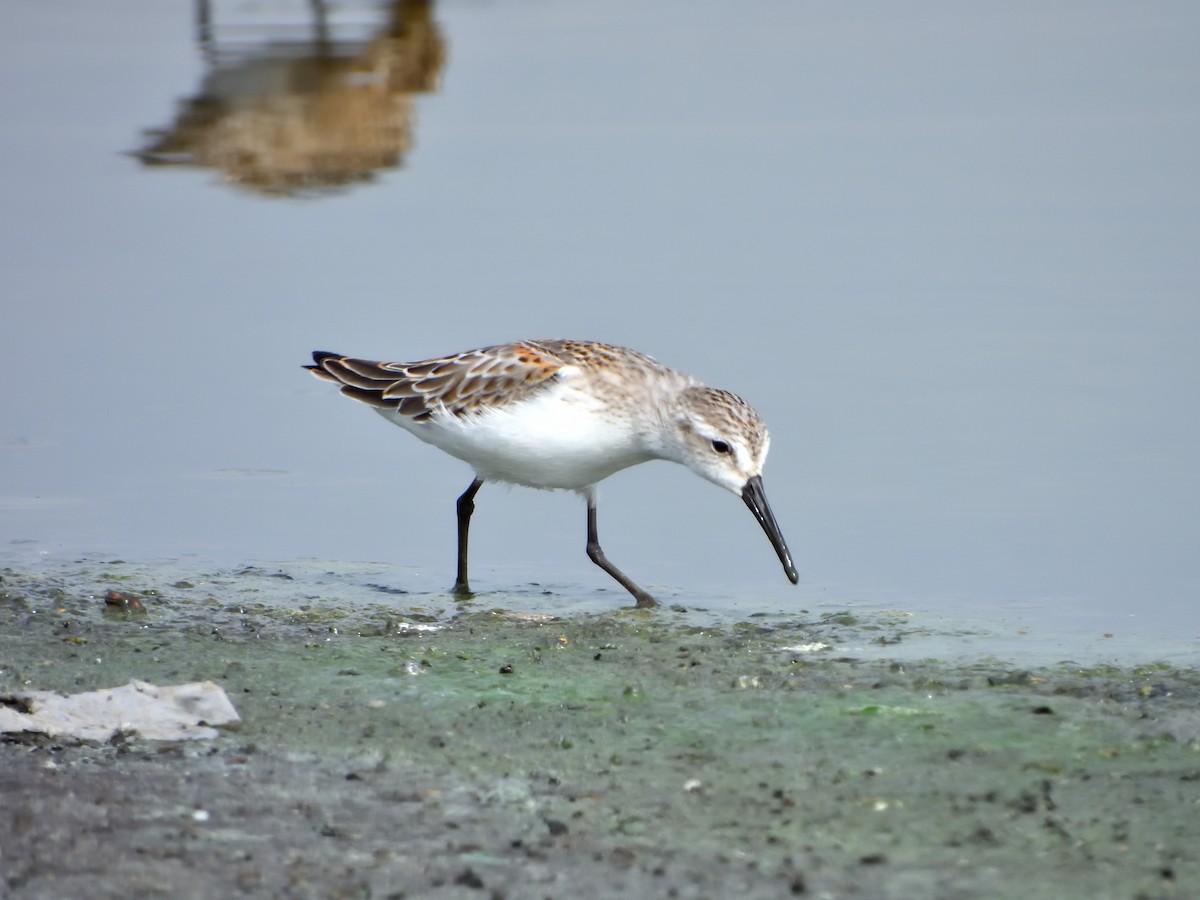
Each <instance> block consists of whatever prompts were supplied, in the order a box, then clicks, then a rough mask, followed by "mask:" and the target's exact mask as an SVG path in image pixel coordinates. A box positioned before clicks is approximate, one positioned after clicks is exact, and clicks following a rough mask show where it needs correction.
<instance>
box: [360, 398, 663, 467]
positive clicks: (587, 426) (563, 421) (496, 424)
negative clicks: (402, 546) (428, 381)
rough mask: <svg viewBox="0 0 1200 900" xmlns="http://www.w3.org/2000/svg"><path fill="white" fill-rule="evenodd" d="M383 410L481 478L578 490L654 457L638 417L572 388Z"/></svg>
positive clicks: (383, 412)
mask: <svg viewBox="0 0 1200 900" xmlns="http://www.w3.org/2000/svg"><path fill="white" fill-rule="evenodd" d="M379 412H380V413H382V414H383V416H384V417H385V418H387V419H389V420H391V421H392V422H395V423H396V424H397V425H400V426H401V427H403V428H404V429H406V430H407V431H411V432H412V433H413V434H415V435H416V436H417V437H419V438H420V439H421V440H423V441H425V442H427V443H430V444H433V445H434V446H435V447H438V448H439V449H441V450H444V451H446V452H447V453H449V454H450V455H451V456H455V457H458V458H459V459H461V460H463V461H464V462H466V463H469V464H470V465H471V466H472V467H473V468H474V469H475V473H476V474H477V475H478V476H479V477H481V478H483V479H484V480H486V481H507V482H511V483H513V484H520V485H525V486H527V487H535V488H548V489H555V488H562V489H569V490H579V489H581V488H585V487H588V486H589V485H593V484H595V483H597V482H598V481H601V480H603V479H605V478H607V477H608V476H609V475H612V474H613V473H614V472H618V471H620V470H621V469H624V468H628V467H629V466H632V465H636V464H637V463H641V462H646V461H647V460H650V459H652V458H654V457H653V455H652V454H650V453H649V452H647V450H646V449H645V446H644V443H643V441H642V440H641V439H640V437H639V435H638V433H637V430H636V428H635V423H634V422H632V421H625V420H621V419H619V418H616V417H614V416H613V415H612V414H611V412H608V413H607V414H606V411H605V410H604V409H603V407H602V406H601V405H600V404H599V403H597V402H596V401H595V400H593V399H591V398H588V397H587V396H585V395H581V394H579V393H575V392H563V391H547V392H545V393H543V394H540V395H538V396H535V397H533V398H531V399H529V400H527V401H525V402H523V403H520V404H515V405H512V406H509V407H501V408H499V409H496V410H493V411H490V412H487V413H484V414H481V415H477V416H472V417H469V418H464V419H458V418H455V417H453V416H451V415H445V416H435V417H434V418H433V419H432V420H429V421H425V422H413V421H412V420H411V419H408V418H407V417H404V416H401V415H399V414H397V413H393V412H392V411H390V410H379Z"/></svg>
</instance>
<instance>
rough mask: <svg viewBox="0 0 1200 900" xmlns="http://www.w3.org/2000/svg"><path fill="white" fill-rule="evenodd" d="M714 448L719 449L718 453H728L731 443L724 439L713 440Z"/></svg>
mask: <svg viewBox="0 0 1200 900" xmlns="http://www.w3.org/2000/svg"><path fill="white" fill-rule="evenodd" d="M713 450H715V451H717V452H718V453H728V452H729V445H728V444H727V443H725V442H724V441H713Z"/></svg>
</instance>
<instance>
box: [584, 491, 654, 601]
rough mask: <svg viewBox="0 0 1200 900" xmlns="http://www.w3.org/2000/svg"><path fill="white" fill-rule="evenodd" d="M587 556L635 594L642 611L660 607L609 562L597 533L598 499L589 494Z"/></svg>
mask: <svg viewBox="0 0 1200 900" xmlns="http://www.w3.org/2000/svg"><path fill="white" fill-rule="evenodd" d="M587 525H588V537H587V555H588V559H590V560H591V561H592V562H594V563H595V564H596V565H598V566H599V567H600V568H602V569H603V570H604V571H605V572H607V573H608V574H609V575H611V576H612V577H613V578H615V579H617V581H618V582H620V584H621V587H623V588H625V590H627V591H629V593H631V594H633V596H634V598H635V599H636V600H637V605H638V607H639V608H641V609H649V608H651V607H654V606H658V603H657V601H655V599H654V598H653V597H651V596H650V595H649V594H647V593H646V592H645V591H643V590H642V589H641V588H640V587H638V586H637V585H636V584H634V583H633V582H632V581H631V580H630V579H629V576H628V575H626V574H625V573H624V572H622V571H621V570H620V569H618V568H617V567H616V566H614V565H613V564H612V563H610V562H609V561H608V557H607V556H605V555H604V550H603V549H601V547H600V537H599V535H598V534H597V533H596V498H595V496H593V495H592V494H590V493H589V494H588V498H587Z"/></svg>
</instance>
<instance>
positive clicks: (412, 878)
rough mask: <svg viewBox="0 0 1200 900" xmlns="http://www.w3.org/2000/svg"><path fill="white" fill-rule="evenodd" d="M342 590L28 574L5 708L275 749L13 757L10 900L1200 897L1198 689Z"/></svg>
mask: <svg viewBox="0 0 1200 900" xmlns="http://www.w3.org/2000/svg"><path fill="white" fill-rule="evenodd" d="M317 568H319V567H317ZM339 584H340V585H341V587H340V588H338V589H337V590H333V589H332V588H329V586H328V585H325V586H324V587H321V586H319V585H316V586H315V583H314V582H313V580H312V579H310V578H308V577H306V576H305V575H304V574H303V573H301V572H300V571H299V567H298V568H297V569H296V570H295V571H293V572H289V571H288V570H287V569H279V570H275V569H272V570H267V569H259V568H255V567H244V568H242V569H240V570H233V569H231V570H228V571H224V572H222V573H219V574H216V575H214V573H212V572H206V571H202V570H200V569H196V570H195V571H192V572H190V573H189V572H188V571H186V566H177V567H173V568H171V569H162V570H158V569H155V568H154V567H152V566H136V565H131V564H128V563H121V562H107V563H88V562H79V563H77V564H74V565H69V566H68V565H63V566H60V567H58V568H54V567H51V568H49V569H47V570H45V571H38V572H30V571H21V570H17V569H12V568H10V569H6V570H4V571H3V572H2V573H0V623H2V626H0V689H2V690H4V691H5V692H14V691H22V690H54V691H59V692H62V693H74V692H79V691H87V690H95V689H98V688H104V687H115V686H117V685H119V684H122V683H125V682H126V681H128V680H129V679H131V678H137V679H143V680H147V681H151V682H154V683H156V684H164V685H165V684H174V683H182V682H190V681H203V680H212V681H214V682H216V683H218V684H219V685H221V686H222V687H223V688H224V690H225V692H226V693H227V695H228V697H229V698H230V699H231V700H232V701H233V703H234V705H235V706H236V707H237V710H238V713H239V714H240V716H241V718H242V723H241V726H240V728H239V729H238V730H236V731H227V732H223V733H222V735H221V736H220V737H218V738H217V739H215V740H211V741H190V742H161V741H148V740H144V739H142V738H140V737H138V736H137V735H134V734H121V735H118V737H117V738H115V739H114V740H112V741H110V742H108V743H104V744H95V743H91V744H88V743H83V744H67V743H59V742H55V741H52V740H49V739H47V738H44V737H39V736H36V735H13V734H9V735H5V736H4V740H3V742H2V743H0V757H2V759H3V762H2V764H0V797H2V798H3V803H2V804H0V854H2V856H0V864H2V872H3V882H2V883H3V886H4V889H3V893H5V894H6V895H7V896H12V897H21V898H25V897H28V898H43V897H45V898H49V897H62V896H89V897H117V896H122V897H128V896H138V897H159V896H162V897H168V896H170V897H173V898H179V897H211V896H238V895H242V896H271V897H372V898H373V897H394V898H400V897H435V898H441V897H445V898H459V897H463V898H465V897H472V898H481V897H487V898H508V900H512V898H524V897H567V896H572V897H576V898H593V897H596V898H599V897H617V896H622V897H625V896H647V897H650V896H663V897H667V896H670V897H697V898H699V897H712V898H720V897H729V896H740V897H751V898H757V897H764V898H766V897H781V896H805V897H829V898H839V897H856V898H912V897H922V896H923V897H939V898H976V897H978V898H1004V897H1014V898H1015V897H1021V898H1026V900H1031V898H1043V897H1044V898H1048V900H1049V898H1062V897H1073V896H1080V897H1082V896H1090V897H1121V898H1131V900H1132V898H1139V900H1141V898H1145V900H1149V898H1160V897H1163V898H1165V897H1185V896H1193V895H1194V894H1196V893H1197V892H1198V891H1200V883H1198V878H1200V864H1198V863H1197V861H1196V853H1195V847H1196V846H1198V845H1200V672H1198V671H1197V670H1196V669H1195V668H1194V667H1189V666H1186V665H1180V664H1178V663H1155V662H1148V663H1145V664H1138V665H1110V664H1088V665H1081V664H1078V663H1068V662H1049V661H1047V662H1046V663H1044V664H1039V665H1036V666H1028V665H1016V664H1012V663H1010V662H1005V661H1004V660H1003V659H997V658H992V657H988V658H983V657H978V658H974V659H972V658H965V659H964V658H957V659H937V658H910V657H908V656H906V655H905V654H902V653H900V652H899V651H900V649H901V648H903V647H905V646H906V643H909V644H911V641H908V638H909V636H910V634H911V633H912V632H913V631H915V630H917V626H916V625H915V624H914V623H913V622H912V621H911V620H910V619H907V618H905V617H903V616H899V615H895V614H890V613H878V614H862V613H858V612H854V613H852V612H848V611H829V612H798V613H796V614H795V615H787V616H779V615H775V616H763V617H755V616H750V617H746V618H740V619H739V618H735V617H718V616H711V615H705V614H703V613H697V612H695V611H690V610H687V609H684V608H683V607H676V608H665V609H662V610H657V611H654V612H644V611H634V610H628V609H613V610H608V611H596V610H594V609H592V610H579V609H573V610H571V611H569V612H566V613H562V612H558V613H557V614H556V613H555V612H551V611H548V610H552V609H553V606H554V604H553V603H549V602H547V601H546V599H545V598H544V597H541V595H539V594H537V593H535V592H531V593H530V594H528V595H518V594H514V595H489V596H487V597H484V598H480V599H479V600H478V601H477V602H475V603H471V604H455V603H454V602H453V601H451V600H450V599H449V598H447V597H445V596H438V595H415V594H412V595H405V594H402V593H400V592H397V591H390V590H387V589H384V588H381V587H380V586H379V585H377V584H376V585H372V584H370V583H367V582H366V581H363V580H361V579H356V578H353V577H345V578H343V579H342V580H341V581H340V582H339ZM111 591H119V592H120V593H121V594H122V595H124V596H125V598H126V599H127V600H129V599H134V600H137V604H136V605H134V604H131V603H128V602H126V603H124V604H121V603H112V602H106V601H105V597H106V595H107V594H108V593H109V592H111ZM615 597H616V595H615V594H610V595H609V597H608V599H610V600H612V599H615ZM137 606H141V607H143V608H142V609H138V608H137ZM953 642H954V636H953V635H948V636H946V644H947V645H952V644H953ZM848 647H870V648H871V653H870V654H856V653H853V652H848V651H847V650H846V648H848ZM889 648H895V649H896V651H897V652H896V653H894V654H890V653H889Z"/></svg>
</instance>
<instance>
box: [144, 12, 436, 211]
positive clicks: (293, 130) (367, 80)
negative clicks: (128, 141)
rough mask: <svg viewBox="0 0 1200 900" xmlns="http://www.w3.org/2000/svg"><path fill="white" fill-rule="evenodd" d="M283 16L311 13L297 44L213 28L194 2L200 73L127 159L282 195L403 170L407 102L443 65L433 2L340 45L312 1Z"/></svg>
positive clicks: (409, 114)
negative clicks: (195, 89)
mask: <svg viewBox="0 0 1200 900" xmlns="http://www.w3.org/2000/svg"><path fill="white" fill-rule="evenodd" d="M339 6H340V7H342V8H344V7H345V4H340V5H339ZM284 8H287V9H291V10H292V11H295V10H297V9H301V8H302V9H303V10H305V11H306V12H307V13H310V14H311V22H309V23H307V24H305V25H303V26H301V29H300V30H301V31H302V32H303V36H302V39H299V40H297V39H295V38H283V39H281V38H280V37H279V36H280V35H288V34H289V26H287V25H279V24H267V25H264V24H262V23H261V22H257V23H255V24H253V25H245V24H243V25H235V26H229V25H227V24H226V23H223V22H221V23H218V22H215V21H214V17H213V9H212V7H211V6H210V3H209V2H207V0H200V2H199V3H198V5H197V26H198V29H199V43H200V47H201V50H202V52H203V53H204V56H205V59H206V62H207V63H208V72H207V74H206V76H205V79H204V83H203V84H202V85H201V87H200V91H199V93H198V94H197V95H196V96H195V97H193V98H191V99H188V100H186V101H184V102H183V103H182V105H181V109H180V112H179V115H178V116H177V118H176V120H175V122H174V123H173V124H172V125H171V127H170V128H168V129H165V130H161V131H152V132H148V136H149V138H150V142H149V143H148V144H147V145H146V146H145V147H143V148H141V149H140V150H138V151H136V152H135V155H136V156H137V157H138V158H140V159H141V160H142V162H143V163H145V164H146V165H150V166H191V167H199V168H211V169H218V170H220V171H221V172H222V173H223V175H224V177H225V179H226V180H228V181H229V182H231V183H233V184H236V185H238V186H240V187H243V188H246V189H249V190H252V191H255V192H257V193H261V194H268V195H283V196H289V195H298V194H310V193H320V192H323V191H326V190H329V189H336V188H342V187H345V186H348V185H353V184H357V183H361V182H366V181H370V180H371V179H372V178H373V176H374V174H375V173H376V172H377V171H378V170H380V169H392V168H396V167H398V166H400V165H401V164H402V163H403V162H404V156H405V154H406V153H407V152H408V150H409V149H410V147H411V146H412V143H413V122H414V118H415V116H414V110H413V106H414V101H413V96H412V95H413V94H417V93H425V92H429V91H432V90H435V89H436V87H437V84H438V77H439V75H440V73H441V70H442V66H443V64H444V61H445V55H446V51H445V41H444V39H443V38H442V35H441V32H440V31H439V30H438V26H437V24H436V22H434V20H433V3H432V2H426V0H396V2H393V3H391V4H389V5H387V6H386V7H384V14H385V16H386V21H384V22H383V23H382V25H380V24H379V23H375V25H374V28H373V30H372V31H371V32H369V35H368V36H366V37H362V38H360V39H358V40H350V41H347V40H336V39H335V38H334V36H333V31H334V30H335V29H333V28H332V27H331V25H330V22H329V17H328V9H327V4H326V3H324V2H322V0H310V2H309V3H306V4H298V3H297V4H284ZM370 12H371V13H372V14H373V16H374V17H375V18H378V15H379V13H378V10H377V9H375V8H371V10H370ZM295 29H296V26H294V25H293V26H291V27H290V31H292V32H294V31H295ZM226 34H230V35H236V36H237V39H236V40H235V39H233V38H232V37H231V38H226V37H225V35H226ZM262 36H266V37H267V39H266V40H263V39H262ZM255 38H258V40H255Z"/></svg>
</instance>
